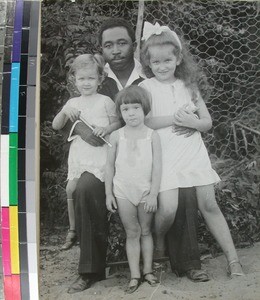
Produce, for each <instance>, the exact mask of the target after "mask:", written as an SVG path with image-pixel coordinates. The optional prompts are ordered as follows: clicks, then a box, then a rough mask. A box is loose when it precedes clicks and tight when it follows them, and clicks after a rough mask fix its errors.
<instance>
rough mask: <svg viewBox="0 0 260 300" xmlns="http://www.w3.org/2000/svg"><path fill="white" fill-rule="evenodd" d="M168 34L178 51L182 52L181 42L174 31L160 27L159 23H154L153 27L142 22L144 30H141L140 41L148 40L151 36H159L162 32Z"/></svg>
mask: <svg viewBox="0 0 260 300" xmlns="http://www.w3.org/2000/svg"><path fill="white" fill-rule="evenodd" d="M163 31H164V32H166V31H168V32H170V33H171V34H172V35H173V37H174V39H175V40H176V42H177V44H178V46H179V48H180V50H182V46H181V41H180V39H179V37H178V35H177V34H176V32H175V31H173V30H171V29H170V28H169V27H167V26H160V24H159V23H157V22H156V23H155V25H153V24H151V23H149V22H146V21H145V22H144V29H143V37H142V40H145V41H147V40H148V39H149V37H150V36H152V35H154V34H155V35H160V34H161V33H162V32H163Z"/></svg>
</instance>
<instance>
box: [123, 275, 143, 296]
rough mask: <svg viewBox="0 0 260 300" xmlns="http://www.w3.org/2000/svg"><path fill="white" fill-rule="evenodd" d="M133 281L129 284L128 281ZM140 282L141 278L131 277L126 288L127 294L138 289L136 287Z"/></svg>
mask: <svg viewBox="0 0 260 300" xmlns="http://www.w3.org/2000/svg"><path fill="white" fill-rule="evenodd" d="M133 280H134V281H135V285H131V286H130V283H131V281H133ZM141 283H142V280H141V278H131V280H130V282H129V285H128V287H127V289H126V291H125V292H126V293H127V294H132V293H133V292H135V291H136V290H137V289H138V287H139V286H140V284H141Z"/></svg>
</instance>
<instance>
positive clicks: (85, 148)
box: [52, 54, 120, 250]
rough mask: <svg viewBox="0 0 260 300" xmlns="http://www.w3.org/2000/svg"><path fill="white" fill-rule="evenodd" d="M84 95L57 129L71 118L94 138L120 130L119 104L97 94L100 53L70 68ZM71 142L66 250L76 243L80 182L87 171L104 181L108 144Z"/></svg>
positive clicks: (57, 123)
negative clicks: (76, 196)
mask: <svg viewBox="0 0 260 300" xmlns="http://www.w3.org/2000/svg"><path fill="white" fill-rule="evenodd" d="M70 74H71V76H72V78H73V80H74V82H75V86H76V87H77V89H78V91H79V93H80V96H79V97H75V98H72V99H69V100H68V102H67V103H66V104H65V105H64V107H63V108H62V109H61V111H60V112H59V113H58V114H57V115H56V117H55V118H54V120H53V123H52V125H53V128H54V129H55V130H60V129H62V128H63V127H64V126H65V124H66V122H67V121H68V119H70V120H71V121H72V122H75V121H77V120H78V121H79V120H81V121H82V120H83V122H84V123H87V125H88V126H90V127H91V129H92V130H93V133H94V135H96V136H98V137H100V138H102V139H105V137H106V136H108V135H109V134H110V133H111V132H112V131H113V130H115V129H117V128H119V127H120V122H119V121H118V117H117V115H116V110H115V104H114V102H113V101H112V100H111V99H110V98H109V97H107V96H104V95H101V94H98V93H97V89H98V86H99V85H100V84H101V83H102V80H103V78H104V60H103V58H102V56H101V55H99V54H95V55H92V54H83V55H79V56H78V57H76V59H75V60H74V62H73V63H72V66H71V68H70ZM68 141H71V145H70V149H69V156H68V183H67V186H66V193H67V203H68V215H69V226H70V228H69V231H68V235H67V237H66V242H65V244H64V245H63V246H62V248H61V249H62V250H67V249H69V248H70V247H71V246H73V244H74V243H75V241H76V231H75V212H74V203H73V202H74V201H73V193H74V191H75V189H76V186H77V182H78V179H79V178H80V176H81V174H82V173H84V172H85V171H87V172H90V173H92V174H94V175H95V176H96V177H97V178H98V179H100V180H101V181H104V170H105V164H106V156H107V144H104V145H102V146H100V147H94V146H91V145H90V144H88V143H86V142H85V141H83V140H82V138H81V137H80V136H79V135H76V136H72V137H69V138H68Z"/></svg>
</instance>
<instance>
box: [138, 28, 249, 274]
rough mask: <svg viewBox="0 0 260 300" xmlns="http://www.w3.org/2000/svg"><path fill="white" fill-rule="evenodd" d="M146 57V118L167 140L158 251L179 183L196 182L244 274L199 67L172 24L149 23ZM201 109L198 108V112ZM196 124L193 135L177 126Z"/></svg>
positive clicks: (212, 224)
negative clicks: (215, 160) (221, 193)
mask: <svg viewBox="0 0 260 300" xmlns="http://www.w3.org/2000/svg"><path fill="white" fill-rule="evenodd" d="M143 40H144V43H143V45H142V50H141V59H142V64H143V67H144V70H145V72H146V75H147V77H148V78H149V79H146V80H144V81H143V82H142V83H140V84H139V85H140V86H141V87H143V88H145V89H146V90H147V91H148V92H149V93H150V95H151V112H150V114H149V116H148V117H147V120H146V122H145V124H146V125H147V126H149V127H151V128H153V129H155V130H156V131H157V132H158V134H159V136H160V139H161V145H162V179H161V185H160V190H159V196H158V200H159V201H158V210H157V212H156V214H155V235H156V240H155V245H156V247H155V255H156V256H163V255H164V251H165V242H164V238H165V234H166V233H167V231H168V230H169V228H170V227H171V225H172V223H173V221H174V218H175V213H176V210H177V207H178V189H179V188H185V187H195V188H196V194H197V199H198V206H199V209H200V211H201V213H202V215H203V217H204V219H205V221H206V223H207V225H208V227H209V229H210V231H211V233H212V234H213V236H214V237H215V238H216V240H217V241H218V243H219V244H220V246H221V248H222V249H223V251H224V254H225V256H226V258H227V261H228V269H229V271H230V274H231V277H233V276H236V275H243V272H242V268H241V265H240V263H239V260H238V257H237V253H236V250H235V247H234V244H233V241H232V237H231V234H230V231H229V228H228V225H227V223H226V221H225V219H224V216H223V214H222V213H221V211H220V209H219V207H218V205H217V202H216V199H215V193H214V184H215V183H217V182H218V181H219V180H220V178H219V176H218V175H217V173H216V172H215V171H214V170H213V169H212V166H211V162H210V159H209V155H208V152H207V149H206V147H205V145H204V143H203V140H202V137H201V132H205V131H207V130H209V129H210V128H211V126H212V120H211V117H210V114H209V112H208V109H207V107H206V104H205V102H204V101H203V99H202V97H201V95H200V92H199V88H198V85H197V82H198V71H197V67H196V65H195V63H194V62H193V60H192V58H191V56H190V54H189V53H188V51H187V50H186V47H185V45H184V43H182V42H181V40H180V38H179V37H178V35H177V34H176V33H175V32H174V31H172V30H170V29H169V28H168V27H167V26H160V25H159V24H158V23H157V24H156V25H152V24H150V23H148V22H145V24H144V34H143ZM195 112H196V113H195ZM176 125H177V126H179V127H183V128H191V129H194V133H193V134H192V135H190V136H188V137H186V136H184V135H178V133H176V132H175V130H174V127H175V126H176Z"/></svg>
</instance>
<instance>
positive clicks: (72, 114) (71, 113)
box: [62, 106, 80, 122]
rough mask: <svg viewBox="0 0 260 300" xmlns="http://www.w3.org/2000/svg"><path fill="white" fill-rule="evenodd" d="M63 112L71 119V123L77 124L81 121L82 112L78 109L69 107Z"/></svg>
mask: <svg viewBox="0 0 260 300" xmlns="http://www.w3.org/2000/svg"><path fill="white" fill-rule="evenodd" d="M62 111H63V113H64V114H65V115H66V116H68V117H69V119H70V120H71V122H75V121H77V120H78V119H79V116H80V111H79V110H78V109H76V108H75V107H70V106H67V107H65V108H63V110H62Z"/></svg>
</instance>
